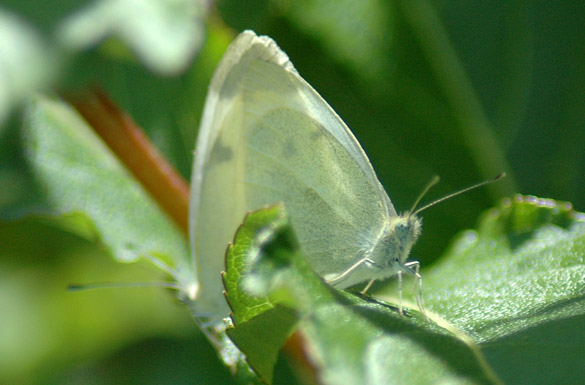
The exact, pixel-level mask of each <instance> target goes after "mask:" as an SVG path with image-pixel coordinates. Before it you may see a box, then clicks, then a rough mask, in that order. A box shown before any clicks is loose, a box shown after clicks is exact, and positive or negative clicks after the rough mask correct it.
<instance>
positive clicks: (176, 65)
mask: <svg viewBox="0 0 585 385" xmlns="http://www.w3.org/2000/svg"><path fill="white" fill-rule="evenodd" d="M137 15H139V17H136V16H137ZM204 16H205V6H204V4H203V2H202V1H186V0H179V1H148V0H139V1H136V0H124V1H106V0H102V1H99V2H96V3H95V4H93V5H92V6H91V7H87V8H86V9H84V10H83V11H82V12H78V13H77V14H74V15H73V16H71V17H70V18H69V19H68V20H66V21H65V22H64V24H63V26H62V28H61V31H60V39H61V40H62V42H63V43H64V44H65V45H66V46H67V47H68V48H70V49H82V48H89V47H91V46H94V45H96V44H97V43H100V42H101V41H102V40H105V39H107V38H109V37H111V36H113V37H116V38H118V39H120V40H121V41H122V42H124V43H125V44H127V45H128V46H129V47H130V49H131V50H133V51H134V52H135V53H136V54H137V56H138V57H139V58H140V59H141V60H142V61H143V62H144V63H145V64H146V65H147V66H148V67H149V68H150V69H151V70H153V71H156V72H160V73H163V74H167V75H170V74H176V73H178V72H180V71H182V70H184V69H185V68H186V67H187V65H188V64H189V63H190V61H191V58H192V57H193V56H194V55H195V54H197V52H199V49H200V48H201V46H202V44H203V36H204V28H203V19H204ZM110 48H111V49H112V50H113V52H116V51H118V52H119V53H121V52H123V49H122V50H121V49H120V48H121V47H119V46H118V47H117V46H116V45H112V46H110Z"/></svg>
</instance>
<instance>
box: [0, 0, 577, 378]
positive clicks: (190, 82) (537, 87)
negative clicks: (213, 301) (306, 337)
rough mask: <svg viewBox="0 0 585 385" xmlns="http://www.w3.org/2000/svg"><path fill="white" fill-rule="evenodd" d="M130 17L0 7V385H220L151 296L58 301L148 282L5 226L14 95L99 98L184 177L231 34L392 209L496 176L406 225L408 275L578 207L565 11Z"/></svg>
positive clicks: (48, 234) (16, 115)
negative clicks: (482, 225) (325, 129)
mask: <svg viewBox="0 0 585 385" xmlns="http://www.w3.org/2000/svg"><path fill="white" fill-rule="evenodd" d="M114 3H116V4H117V6H118V7H119V8H118V9H107V7H109V6H110V7H112V4H114ZM147 3H155V2H148V1H146V0H142V1H129V0H128V1H119V2H109V1H106V0H98V1H94V2H89V1H86V2H79V1H52V2H45V1H42V2H41V1H33V0H30V1H25V2H22V1H16V0H4V1H3V2H2V4H0V31H1V32H2V36H3V38H2V42H0V125H1V126H0V220H1V221H2V222H0V285H1V289H0V309H1V310H0V382H7V383H17V384H18V383H23V384H26V383H31V384H33V383H34V384H37V383H38V384H45V383H164V381H165V380H166V381H167V382H168V383H173V384H177V383H198V382H201V383H209V382H210V381H211V380H210V378H213V381H215V382H216V383H217V382H219V381H228V382H229V381H230V377H229V375H227V373H225V370H224V369H223V368H221V367H220V366H219V364H218V363H217V361H216V360H214V359H213V355H214V353H213V352H212V351H211V350H210V348H209V346H208V345H207V343H206V342H205V341H204V340H203V339H202V338H201V337H200V336H199V335H198V334H197V331H196V330H195V329H196V327H195V325H194V323H192V322H191V320H190V319H189V316H188V314H186V313H187V312H186V311H184V310H183V309H182V308H181V307H178V306H177V307H176V306H173V305H172V304H170V302H171V301H168V298H172V297H170V296H168V295H165V293H163V292H162V291H161V290H160V289H129V290H126V289H124V290H113V291H112V290H102V291H99V292H87V293H67V292H65V290H64V288H65V287H66V285H67V284H69V283H75V282H98V281H115V282H127V281H130V280H154V279H159V278H160V274H158V273H157V272H154V269H153V268H151V267H149V266H144V265H140V264H139V265H130V266H125V265H120V264H117V263H114V262H112V261H111V260H109V259H108V257H107V256H106V254H105V253H104V252H103V250H100V249H99V247H98V246H96V244H95V243H92V242H88V241H86V240H82V239H80V238H79V237H77V236H74V235H72V234H70V233H69V232H67V231H64V230H63V229H61V228H55V227H54V224H53V223H51V222H47V221H44V220H43V219H41V218H38V217H37V219H27V220H19V221H17V222H13V221H12V220H14V219H18V218H22V217H23V216H24V215H26V214H29V213H36V214H39V213H44V212H47V211H49V209H50V202H48V201H47V197H46V196H45V194H44V191H43V186H42V184H40V183H39V181H38V180H36V179H35V178H34V176H33V174H32V172H31V170H30V167H29V165H28V164H27V162H26V160H25V156H24V154H23V148H22V145H21V136H20V126H21V124H22V121H21V118H20V113H21V108H22V106H23V103H25V101H26V100H27V98H29V97H30V96H31V95H32V94H33V93H35V92H45V93H47V92H52V91H53V90H56V91H59V92H73V91H75V90H79V89H83V88H85V87H87V86H88V85H95V84H99V85H100V86H101V87H103V88H104V89H105V90H106V91H107V92H108V93H110V94H111V95H112V98H113V100H115V101H116V102H117V103H119V104H120V105H121V106H122V107H123V108H124V109H125V110H126V111H128V113H129V114H131V116H132V117H133V118H134V119H135V120H136V121H137V122H138V123H139V124H140V125H141V126H142V127H143V128H144V129H145V130H146V132H147V134H148V135H149V136H150V137H151V139H152V140H153V141H154V142H155V143H156V145H157V146H158V147H159V148H160V149H161V151H163V153H164V154H165V155H166V156H167V157H168V158H169V159H170V160H171V162H172V163H173V164H174V165H175V166H176V167H177V168H178V169H179V170H180V172H181V173H182V174H183V175H185V176H186V177H188V176H189V174H190V167H191V162H192V150H193V147H194V142H195V136H196V133H197V127H198V124H199V118H200V114H201V109H202V106H203V102H204V98H205V95H206V92H207V85H208V83H209V78H210V77H211V74H212V73H213V70H214V69H215V66H216V64H217V61H218V60H219V58H220V57H221V54H222V53H223V51H224V49H225V47H226V46H227V44H229V42H230V41H231V40H232V38H233V37H234V36H235V35H236V34H237V32H238V31H240V30H242V29H245V28H250V29H254V30H255V31H256V32H257V33H258V34H266V35H269V36H271V37H272V38H274V39H275V40H276V41H277V42H278V44H279V45H280V46H281V48H282V49H283V50H284V51H285V52H287V53H288V54H289V56H290V57H291V60H292V62H293V63H294V64H295V66H296V67H297V69H298V70H299V72H300V73H301V75H302V76H303V77H304V78H305V79H306V80H307V81H308V82H309V83H311V84H312V85H313V86H314V87H315V88H316V89H317V90H318V91H319V92H320V93H321V94H322V96H323V97H324V98H325V99H326V100H327V101H328V102H329V103H330V104H331V105H332V107H333V108H334V109H335V110H336V111H337V112H338V113H339V114H340V116H341V117H342V118H343V119H344V120H345V121H346V122H347V123H348V125H349V126H350V127H351V128H352V130H353V132H354V133H355V135H356V136H357V138H358V139H359V141H360V142H361V144H362V146H363V147H364V149H365V151H366V152H367V153H368V155H369V157H370V159H371V161H372V164H373V165H374V168H375V169H376V170H377V172H378V176H379V178H380V180H381V181H382V183H383V184H384V185H385V187H386V188H387V191H388V193H389V195H390V197H391V198H392V199H393V201H394V204H395V205H396V207H397V209H398V210H406V209H408V208H410V205H411V204H412V202H413V200H414V197H416V195H417V194H418V193H419V192H420V190H421V188H422V186H423V185H424V184H425V183H426V181H428V180H429V179H430V177H431V176H432V175H434V174H438V175H440V176H441V177H442V178H443V183H441V184H440V185H439V186H438V187H437V188H436V189H435V190H433V193H432V194H436V196H440V195H442V194H444V193H447V192H449V191H451V190H453V189H457V188H460V187H462V186H466V185H468V184H470V183H473V182H475V181H478V180H481V179H485V178H489V177H492V176H494V175H496V174H497V173H499V172H501V171H506V172H508V174H509V175H510V177H509V178H508V179H507V180H506V181H504V182H502V183H499V184H496V185H494V186H492V188H489V189H484V190H479V191H475V192H472V193H470V194H467V195H465V196H463V197H459V198H457V199H456V200H453V201H449V202H445V203H444V204H441V205H440V206H437V207H434V208H432V209H430V210H429V211H428V212H425V216H424V217H425V230H424V233H423V236H422V238H421V240H420V241H419V244H418V245H417V246H416V247H415V248H414V250H413V258H415V259H419V260H421V261H422V262H423V266H428V265H431V264H432V262H433V260H434V259H436V258H437V257H438V256H440V255H441V253H442V251H443V250H444V249H445V247H447V245H448V242H449V240H450V239H451V238H452V236H453V235H454V234H455V233H456V232H458V231H460V230H462V229H464V228H468V227H472V226H473V225H474V224H475V222H476V217H477V215H478V214H479V213H480V212H481V211H482V210H484V209H485V208H487V207H490V206H491V205H492V204H493V203H494V202H495V201H496V200H497V199H499V198H500V197H502V196H505V195H510V194H512V193H515V192H521V193H529V194H535V195H539V196H545V197H551V198H556V199H561V200H567V201H571V202H573V204H574V206H575V207H576V208H577V209H579V210H581V211H583V209H585V184H584V183H583V181H584V180H585V129H584V128H585V127H584V125H585V118H584V117H585V114H584V113H583V111H585V108H584V107H585V106H584V104H585V98H583V94H585V92H584V91H585V81H584V79H585V76H584V75H585V74H584V71H585V55H584V52H585V49H584V48H585V47H584V45H585V36H584V35H585V30H583V28H582V21H583V20H584V17H585V3H580V2H547V1H543V0H539V1H526V0H513V1H506V2H504V1H498V2H467V1H442V0H437V1H431V0H426V1H425V0H393V1H383V0H377V1H376V0H343V1H335V0H303V1H298V2H293V1H290V0H288V1H287V0H254V1H245V2H243V1H235V0H223V1H218V2H217V4H215V3H213V2H207V1H203V0H201V1H195V0H193V1H184V2H181V1H176V2H165V1H160V2H157V3H156V7H160V9H158V8H157V9H154V10H153V9H150V8H148V6H147ZM100 7H101V8H100ZM169 25H170V26H174V27H176V30H175V29H173V28H168V26H169ZM96 31H97V32H96ZM98 32H99V33H98ZM157 55H159V56H161V58H160V59H161V60H160V61H154V62H153V61H152V60H151V58H152V57H156V56H157ZM162 56H164V57H162ZM169 63H170V64H169ZM72 188H74V186H72ZM429 199H430V198H429ZM169 341H171V342H169ZM170 346H172V347H170ZM185 355H187V356H188V357H187V358H185ZM159 360H160V361H159ZM185 360H189V362H188V363H185V365H179V363H183V362H185ZM159 365H160V366H159ZM165 365H170V366H165ZM187 365H193V368H194V369H193V370H187V369H185V368H186V367H188V366H187ZM213 365H215V366H213ZM162 367H165V368H164V369H162ZM197 367H199V369H196V368H197ZM201 368H203V369H201ZM156 370H160V371H161V373H155V371H156ZM140 373H142V375H143V377H141V375H140ZM151 373H152V374H151ZM192 373H198V374H197V376H193V375H192ZM199 373H210V376H211V375H216V374H217V373H222V377H221V378H216V377H205V374H199ZM171 374H172V375H171ZM174 375H176V377H173V376H174ZM161 376H162V377H161ZM200 376H201V377H200ZM206 379H207V380H206Z"/></svg>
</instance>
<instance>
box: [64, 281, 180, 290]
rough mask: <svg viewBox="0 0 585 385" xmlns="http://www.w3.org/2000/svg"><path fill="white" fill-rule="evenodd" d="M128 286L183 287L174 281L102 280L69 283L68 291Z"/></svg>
mask: <svg viewBox="0 0 585 385" xmlns="http://www.w3.org/2000/svg"><path fill="white" fill-rule="evenodd" d="M127 287H165V288H168V289H174V290H181V287H180V286H179V285H177V284H176V283H173V282H118V283H113V282H102V283H90V284H86V285H77V284H76V285H69V286H67V291H85V290H95V289H121V288H127Z"/></svg>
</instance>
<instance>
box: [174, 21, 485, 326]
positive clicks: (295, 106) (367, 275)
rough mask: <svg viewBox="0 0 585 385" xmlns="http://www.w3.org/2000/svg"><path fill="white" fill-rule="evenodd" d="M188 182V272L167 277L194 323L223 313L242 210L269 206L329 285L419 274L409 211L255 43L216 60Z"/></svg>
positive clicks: (316, 98) (302, 84)
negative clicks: (173, 279)
mask: <svg viewBox="0 0 585 385" xmlns="http://www.w3.org/2000/svg"><path fill="white" fill-rule="evenodd" d="M191 183H192V184H191V201H190V213H189V221H190V222H189V226H190V242H191V248H192V254H193V261H194V265H193V266H189V267H187V269H188V270H189V271H187V272H185V274H179V275H180V276H182V277H183V278H182V280H183V287H184V288H186V289H185V291H186V292H187V295H188V297H189V298H191V299H192V300H193V307H194V312H195V313H196V314H198V315H202V316H205V317H208V318H209V319H211V320H213V319H215V320H217V319H221V318H223V317H225V316H227V315H228V312H229V309H228V305H227V303H226V301H225V299H224V297H223V294H222V291H223V285H222V280H221V276H220V272H221V271H222V270H224V263H225V262H224V258H225V252H226V247H227V245H228V243H229V242H230V241H232V239H233V237H234V233H235V232H236V230H237V228H238V226H239V225H240V224H241V222H242V221H243V218H244V216H245V214H246V213H247V212H248V211H251V210H256V209H259V208H262V207H264V206H266V205H270V204H275V203H279V202H283V203H284V205H285V207H286V210H287V213H288V214H289V216H290V220H291V223H292V225H293V227H294V230H295V233H296V235H297V237H298V240H299V244H300V246H301V249H302V251H303V252H304V254H306V255H307V257H308V258H309V259H308V262H309V264H310V265H311V266H312V268H313V269H314V270H315V272H317V273H318V274H319V275H321V276H322V277H324V278H325V280H326V281H327V282H329V283H330V284H332V285H333V286H335V287H338V288H347V287H350V286H353V285H356V284H359V283H364V282H369V284H371V283H372V282H373V281H375V280H381V279H385V278H387V277H390V276H393V275H397V274H398V275H399V276H400V277H401V274H402V273H409V274H414V275H415V276H416V277H420V275H419V273H418V262H407V261H406V260H407V258H408V256H409V253H410V250H411V248H412V246H413V244H414V243H415V242H416V240H417V238H418V237H419V235H420V233H421V229H422V222H421V220H420V218H419V217H418V216H417V215H416V214H417V213H418V212H420V211H421V210H420V209H419V210H417V211H416V212H415V211H414V209H413V210H410V211H408V212H406V213H404V214H398V213H397V212H396V209H395V208H394V206H393V205H392V202H391V200H390V198H389V197H388V195H387V194H386V191H385V190H384V188H383V187H382V185H381V183H380V182H379V180H378V178H377V177H376V174H375V172H374V169H373V168H372V165H371V164H370V161H369V160H368V158H367V156H366V154H365V153H364V151H363V149H362V148H361V146H360V144H359V143H358V141H357V140H356V138H355V137H354V135H353V134H352V133H351V131H350V130H349V128H348V127H347V125H346V124H345V123H344V122H343V121H342V120H341V118H340V117H339V116H338V115H337V114H336V113H335V111H334V110H333V109H332V108H331V107H330V106H329V105H328V104H327V102H326V101H325V100H324V99H323V98H322V97H321V96H320V95H319V94H318V93H317V91H315V89H313V87H311V85H310V84H309V83H307V82H306V81H305V80H304V79H303V78H302V77H301V76H300V75H299V73H298V72H297V70H296V69H295V67H294V66H293V64H292V63H291V61H290V60H289V58H288V56H287V55H286V54H285V53H284V52H283V51H282V50H281V49H280V48H279V47H278V46H277V44H276V43H275V42H274V41H273V40H272V39H271V38H269V37H267V36H257V35H256V34H255V33H254V32H252V31H244V32H242V33H241V34H240V35H239V36H238V37H237V38H236V39H235V41H234V42H233V43H232V44H231V45H230V46H229V48H228V49H227V51H226V52H225V54H224V56H223V58H222V59H221V62H220V63H219V65H218V67H217V69H216V71H215V73H214V75H213V78H212V81H211V85H210V87H209V91H208V95H207V99H206V102H205V107H204V111H203V116H202V121H201V126H200V130H199V134H198V138H197V145H196V150H195V160H194V166H193V172H192V182H191ZM474 187H476V186H473V187H472V188H474ZM467 190H468V189H465V190H463V191H467ZM417 201H418V200H417ZM426 207H427V206H425V207H424V208H426ZM424 208H423V209H424ZM368 287H369V285H368ZM417 299H418V298H417Z"/></svg>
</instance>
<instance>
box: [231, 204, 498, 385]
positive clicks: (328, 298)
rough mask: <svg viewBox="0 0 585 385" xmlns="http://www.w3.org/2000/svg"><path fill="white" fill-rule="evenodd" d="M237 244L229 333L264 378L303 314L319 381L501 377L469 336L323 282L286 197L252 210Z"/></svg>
mask: <svg viewBox="0 0 585 385" xmlns="http://www.w3.org/2000/svg"><path fill="white" fill-rule="evenodd" d="M262 221H264V224H263V225H262ZM243 234H246V235H245V236H243ZM251 236H254V237H253V238H252V237H251ZM232 250H237V251H238V252H234V253H228V271H227V273H226V277H230V278H229V279H226V292H227V293H226V295H227V298H228V300H229V302H230V304H231V306H232V309H233V319H234V320H235V321H236V322H234V330H232V331H229V335H230V336H231V337H232V338H233V340H234V342H235V344H236V345H237V346H238V347H239V348H240V349H241V351H242V352H243V353H244V354H246V356H247V359H248V362H249V363H250V365H251V366H252V367H253V368H254V369H255V370H256V371H257V372H258V373H259V375H260V377H261V378H263V379H264V380H267V381H269V380H270V379H271V378H272V372H271V370H270V368H272V367H273V366H274V363H275V362H276V357H277V355H276V353H277V351H278V349H279V348H280V347H281V346H282V344H283V342H284V338H283V337H286V336H288V335H289V334H290V328H291V326H292V325H294V324H295V321H296V320H297V319H298V327H297V333H299V335H300V336H301V337H302V338H300V340H301V341H303V347H302V350H303V352H304V353H305V354H306V356H307V359H308V361H309V362H311V364H312V365H313V366H314V367H315V370H316V375H317V377H318V382H319V383H325V384H357V383H372V384H374V383H388V382H392V383H437V382H441V381H445V382H462V383H463V382H465V383H494V382H497V381H498V380H497V379H496V378H495V376H494V375H493V374H492V372H491V370H490V369H489V367H488V366H487V365H486V364H485V362H484V360H483V358H482V356H481V353H480V352H479V351H478V349H477V347H476V346H475V345H474V344H473V343H472V342H470V341H469V339H465V338H462V337H461V336H460V335H459V334H457V333H452V332H450V331H449V330H447V329H445V328H441V327H439V326H438V325H436V324H434V323H431V322H428V321H427V320H426V319H425V318H424V317H423V316H422V315H420V314H417V313H413V314H410V315H409V316H403V315H400V314H399V313H398V311H397V308H396V307H394V306H392V305H389V304H386V303H381V302H378V301H375V300H372V299H369V298H363V297H360V296H356V295H353V294H350V293H347V292H342V291H338V290H334V289H332V288H331V287H329V286H328V285H326V284H325V283H323V281H322V280H321V279H320V278H319V277H318V276H317V275H316V274H314V273H313V272H312V271H310V270H309V269H308V268H307V265H306V262H304V257H303V256H302V254H301V253H300V250H299V249H298V246H297V244H296V242H295V241H294V235H293V233H292V229H291V227H290V225H289V223H288V222H287V220H286V217H285V216H284V212H283V211H282V207H280V206H276V207H273V208H269V209H266V210H260V211H258V212H255V213H253V214H250V215H249V216H248V217H247V218H246V221H245V223H244V225H243V226H242V227H241V228H240V230H239V232H238V236H236V240H235V243H234V245H233V246H232ZM230 259H232V260H233V261H230ZM231 269H236V270H237V272H233V271H231ZM227 282H229V284H227ZM251 293H252V294H251ZM258 295H262V296H263V297H264V298H260V299H258V298H257V299H256V300H257V301H261V300H264V301H265V302H266V303H268V302H270V304H271V305H272V306H273V307H270V308H268V310H265V312H264V313H262V312H261V311H259V310H258V309H259V308H258V307H257V303H255V302H252V300H251V299H249V298H247V297H254V296H258ZM247 304H251V306H250V308H248V307H247ZM275 304H277V305H276V306H274V305H275ZM287 308H288V310H285V309H287ZM291 310H292V311H294V312H293V313H291ZM293 314H296V317H293ZM283 319H284V320H287V322H279V321H278V320H283ZM274 328H278V329H277V330H279V331H275V330H273V329H274ZM260 331H262V332H261V334H259V333H260ZM259 335H261V336H262V337H261V338H258V337H259ZM270 345H272V346H270ZM416 368H424V369H422V370H417V369H416Z"/></svg>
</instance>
